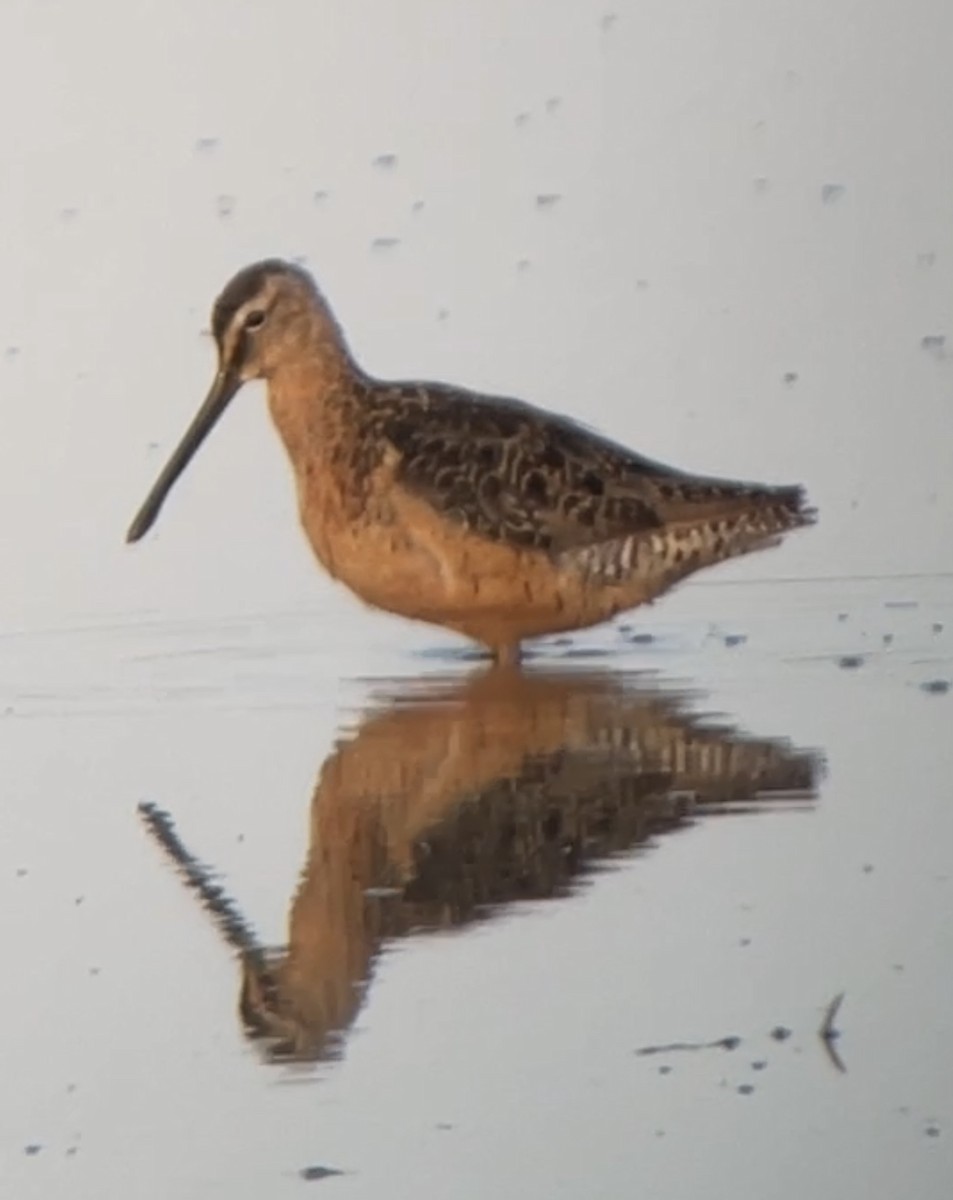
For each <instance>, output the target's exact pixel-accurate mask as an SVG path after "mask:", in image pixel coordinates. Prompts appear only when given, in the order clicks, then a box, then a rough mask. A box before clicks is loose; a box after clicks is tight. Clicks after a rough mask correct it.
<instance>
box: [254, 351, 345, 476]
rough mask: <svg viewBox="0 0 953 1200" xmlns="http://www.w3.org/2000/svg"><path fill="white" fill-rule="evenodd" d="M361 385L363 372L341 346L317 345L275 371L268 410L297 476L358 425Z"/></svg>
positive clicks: (271, 383) (270, 387) (269, 392)
mask: <svg viewBox="0 0 953 1200" xmlns="http://www.w3.org/2000/svg"><path fill="white" fill-rule="evenodd" d="M364 384H365V376H364V374H363V372H362V371H361V370H360V368H359V367H358V366H357V364H356V363H355V362H354V360H353V359H352V357H351V355H350V353H349V352H348V350H347V348H346V347H345V346H343V344H340V343H336V344H330V343H315V344H314V345H313V346H312V347H311V348H310V353H309V354H305V355H301V356H300V357H296V358H295V359H294V361H289V362H288V363H287V364H286V365H282V366H280V367H279V368H278V369H276V370H275V371H274V373H273V374H272V375H271V377H270V378H269V380H268V407H269V410H270V411H271V418H272V420H273V421H274V423H275V426H276V427H277V429H278V432H279V434H280V435H281V439H282V441H283V442H284V444H285V448H286V449H287V451H288V455H289V457H290V458H291V462H292V465H293V466H294V468H295V472H296V474H298V475H301V473H302V472H303V471H305V470H306V469H307V467H308V465H309V464H313V463H314V461H315V459H316V458H317V457H318V456H323V455H327V454H328V453H329V452H331V451H332V449H333V446H334V445H335V444H336V443H337V442H338V441H340V439H341V438H342V436H344V435H345V434H346V432H347V430H348V428H349V427H350V428H353V427H354V426H356V425H357V423H358V422H357V421H356V420H355V418H356V416H357V413H356V411H355V410H356V408H357V407H359V405H360V403H361V395H362V392H363V389H364Z"/></svg>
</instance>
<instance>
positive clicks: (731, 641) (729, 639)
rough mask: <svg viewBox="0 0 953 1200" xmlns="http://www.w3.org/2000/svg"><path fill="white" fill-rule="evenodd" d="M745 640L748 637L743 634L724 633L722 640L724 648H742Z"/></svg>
mask: <svg viewBox="0 0 953 1200" xmlns="http://www.w3.org/2000/svg"><path fill="white" fill-rule="evenodd" d="M747 640H748V636H747V634H744V633H726V634H725V639H724V641H725V645H726V646H742V645H744V643H745V642H746V641H747Z"/></svg>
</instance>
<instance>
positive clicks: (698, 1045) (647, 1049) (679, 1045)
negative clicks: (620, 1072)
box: [635, 1036, 741, 1055]
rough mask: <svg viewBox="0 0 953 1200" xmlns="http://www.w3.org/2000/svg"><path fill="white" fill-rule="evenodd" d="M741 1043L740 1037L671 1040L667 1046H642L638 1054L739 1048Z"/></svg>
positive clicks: (637, 1051)
mask: <svg viewBox="0 0 953 1200" xmlns="http://www.w3.org/2000/svg"><path fill="white" fill-rule="evenodd" d="M740 1045H741V1038H740V1037H732V1036H729V1037H723V1038H718V1040H717V1041H714V1042H669V1044H668V1045H667V1046H642V1047H641V1048H640V1049H638V1050H636V1052H635V1053H636V1054H638V1055H646V1054H671V1053H673V1052H674V1051H676V1050H737V1049H738V1047H739V1046H740Z"/></svg>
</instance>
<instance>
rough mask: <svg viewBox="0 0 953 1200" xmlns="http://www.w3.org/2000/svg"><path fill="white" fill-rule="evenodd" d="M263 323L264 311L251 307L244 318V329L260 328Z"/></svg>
mask: <svg viewBox="0 0 953 1200" xmlns="http://www.w3.org/2000/svg"><path fill="white" fill-rule="evenodd" d="M264 323H265V313H264V310H263V309H260V308H256V309H253V310H252V311H251V312H250V313H249V314H248V316H247V317H246V318H245V328H246V329H261V327H262V325H264Z"/></svg>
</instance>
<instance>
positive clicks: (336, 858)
mask: <svg viewBox="0 0 953 1200" xmlns="http://www.w3.org/2000/svg"><path fill="white" fill-rule="evenodd" d="M818 771H819V760H818V758H817V756H815V755H813V754H810V753H807V752H803V751H795V750H793V749H792V748H791V747H790V746H788V745H787V744H786V743H785V742H783V741H769V740H757V739H753V738H749V737H747V736H744V735H741V734H739V733H736V732H733V731H731V730H729V729H724V728H715V727H712V726H710V725H703V724H701V722H699V721H698V720H697V719H693V718H692V717H690V716H689V715H687V713H686V712H685V711H684V706H683V704H682V702H681V701H680V700H679V699H678V698H677V697H674V696H666V695H665V694H663V693H661V692H659V691H645V690H639V688H638V686H637V685H636V684H632V683H631V682H627V681H626V680H625V679H624V677H622V678H620V677H619V676H618V675H614V676H603V675H592V676H581V675H569V676H562V677H560V676H545V675H543V676H517V677H513V676H510V675H508V674H507V675H500V674H496V673H490V674H488V675H485V676H481V677H478V678H477V679H476V680H474V681H472V682H468V683H465V684H464V685H463V686H462V687H461V686H453V685H449V686H446V687H444V688H443V690H436V691H435V690H433V688H432V687H431V690H428V691H421V692H420V693H419V694H417V695H413V696H411V697H409V698H408V696H407V694H406V690H405V693H404V696H403V698H400V699H396V700H394V701H391V702H390V703H389V704H387V705H386V706H385V707H384V708H383V709H382V710H381V711H378V712H377V713H375V714H372V715H370V716H369V717H368V718H367V719H366V720H365V721H364V723H363V724H362V725H361V727H360V728H359V729H358V730H357V732H356V734H355V735H354V737H353V738H352V739H351V740H349V741H346V742H344V743H343V744H342V745H340V746H339V747H338V748H337V749H336V750H335V751H334V753H332V754H331V756H330V757H329V758H328V759H327V761H326V762H325V764H324V766H323V767H322V769H321V774H320V778H319V780H318V785H317V788H316V790H315V794H314V799H313V802H312V806H311V837H310V846H309V850H308V859H307V863H306V866H305V869H304V871H303V873H302V878H301V883H300V886H299V888H298V891H297V894H296V895H295V898H294V901H293V904H292V908H291V916H290V922H289V942H288V947H287V949H286V950H285V951H283V952H270V951H268V952H266V951H265V950H264V949H263V948H262V947H261V946H259V945H257V944H256V943H254V942H253V940H252V936H251V934H250V933H249V931H248V927H247V926H245V925H244V924H243V923H242V922H241V919H240V918H239V917H238V915H237V911H236V910H235V907H234V905H232V904H231V903H230V902H228V901H227V900H225V899H223V897H222V893H221V889H220V888H219V887H217V886H215V885H213V883H212V882H211V876H210V875H209V873H208V871H207V869H205V872H206V876H208V879H207V885H206V886H203V884H202V881H201V879H200V878H198V875H197V872H196V868H195V860H194V859H191V858H190V856H189V855H188V854H187V852H186V851H185V850H184V848H182V847H181V843H177V842H176V840H175V839H174V838H170V837H169V836H168V834H167V833H166V834H163V833H162V831H161V830H158V829H156V830H154V832H156V834H157V836H158V837H159V840H160V841H161V843H162V844H163V846H164V847H165V849H166V850H167V852H168V853H169V854H171V855H172V856H173V857H174V858H175V859H176V861H177V862H178V863H179V865H180V867H181V869H182V870H183V873H184V874H185V875H186V877H187V878H188V880H189V882H190V883H192V884H193V886H196V887H197V888H198V890H199V893H200V895H201V896H202V898H203V901H204V902H205V903H206V905H207V906H208V907H209V908H210V909H211V910H212V912H213V914H215V915H217V918H218V919H219V922H220V924H221V926H222V928H223V931H224V933H225V935H226V937H228V939H229V941H231V942H232V944H234V945H237V946H238V947H239V948H240V949H241V950H242V952H243V953H242V961H243V982H242V994H241V1013H242V1017H243V1020H244V1023H245V1027H246V1031H247V1032H248V1033H249V1035H250V1036H254V1037H258V1038H262V1039H264V1044H265V1045H266V1046H267V1048H268V1053H269V1056H270V1057H272V1058H276V1059H303V1060H307V1059H317V1058H325V1057H328V1056H329V1055H331V1054H333V1053H334V1052H335V1049H336V1048H337V1046H338V1045H339V1039H337V1040H335V1037H334V1035H335V1034H336V1033H337V1034H340V1033H342V1032H343V1031H344V1030H346V1029H347V1027H348V1026H349V1025H350V1024H351V1022H352V1021H353V1020H354V1017H355V1015H356V1013H357V1010H358V1008H359V1007H360V1004H361V999H362V995H363V992H364V989H365V988H366V986H367V984H368V982H369V980H370V977H371V975H372V971H373V963H374V959H375V957H376V955H377V953H378V952H379V950H380V947H381V944H382V942H383V941H384V940H385V939H387V938H389V937H395V936H401V935H404V934H407V933H409V932H412V931H415V930H420V929H428V928H430V929H433V928H443V927H446V926H447V925H459V924H464V923H466V922H469V921H472V920H475V919H477V918H479V917H488V916H492V915H493V913H494V912H496V911H499V907H500V906H501V905H504V904H508V903H511V902H514V901H518V900H521V899H525V898H529V897H532V898H537V899H538V898H544V897H550V896H557V895H564V894H565V893H566V892H567V891H568V890H570V888H571V885H572V883H573V881H574V878H575V877H577V876H578V875H579V874H580V873H581V872H584V871H585V870H586V868H587V866H590V865H592V864H594V863H596V862H597V861H598V860H599V859H600V858H603V857H605V856H607V855H609V854H618V853H620V852H625V851H631V850H633V849H634V848H635V847H637V846H638V845H640V844H641V843H643V842H644V841H645V840H646V838H648V837H651V836H659V835H661V834H664V833H666V832H667V831H671V830H676V829H678V828H680V827H682V826H684V825H685V824H686V823H687V822H688V821H690V820H692V819H694V818H695V817H697V816H699V815H703V814H706V813H713V812H719V811H725V809H726V806H728V805H730V804H733V803H734V802H738V801H742V802H751V801H754V800H755V799H758V800H761V801H765V802H773V801H776V800H778V799H782V798H783V799H790V798H810V797H812V796H813V793H814V787H815V783H816V779H817V775H818ZM147 819H148V818H147ZM153 823H154V822H153ZM177 846H178V849H176V847H177ZM223 913H224V914H226V916H227V919H226V917H223Z"/></svg>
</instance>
